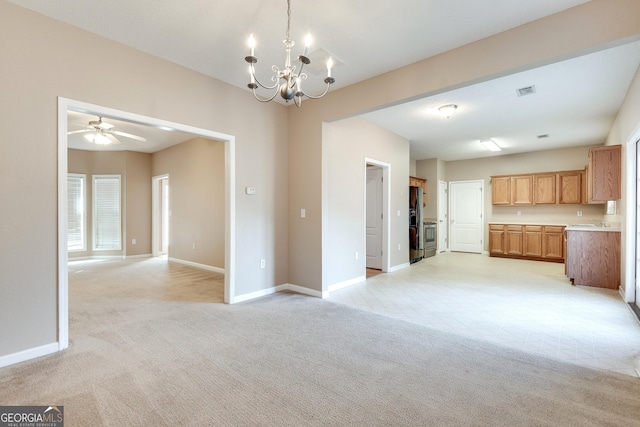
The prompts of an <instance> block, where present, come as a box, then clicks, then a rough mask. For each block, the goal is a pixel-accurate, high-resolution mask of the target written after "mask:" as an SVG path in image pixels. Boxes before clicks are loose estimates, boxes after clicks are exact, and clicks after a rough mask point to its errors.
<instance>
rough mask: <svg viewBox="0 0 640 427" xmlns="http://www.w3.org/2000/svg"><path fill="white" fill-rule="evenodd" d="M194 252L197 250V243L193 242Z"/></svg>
mask: <svg viewBox="0 0 640 427" xmlns="http://www.w3.org/2000/svg"><path fill="white" fill-rule="evenodd" d="M193 250H194V251H195V250H196V243H195V242H193Z"/></svg>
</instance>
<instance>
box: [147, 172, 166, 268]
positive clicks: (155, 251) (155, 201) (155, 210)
mask: <svg viewBox="0 0 640 427" xmlns="http://www.w3.org/2000/svg"><path fill="white" fill-rule="evenodd" d="M165 179H169V174H168V173H164V174H162V175H156V176H153V177H151V256H154V257H157V256H159V255H160V254H161V253H162V248H161V246H162V220H158V218H162V215H161V213H162V207H161V206H162V193H161V192H160V185H162V184H161V181H163V180H165ZM167 255H168V254H167Z"/></svg>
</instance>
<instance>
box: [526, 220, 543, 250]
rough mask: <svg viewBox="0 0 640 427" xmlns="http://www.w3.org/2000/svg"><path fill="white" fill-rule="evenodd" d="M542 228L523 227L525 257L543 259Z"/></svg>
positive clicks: (535, 226) (539, 226) (534, 226)
mask: <svg viewBox="0 0 640 427" xmlns="http://www.w3.org/2000/svg"><path fill="white" fill-rule="evenodd" d="M542 228H543V227H542V226H541V225H525V226H523V245H524V252H523V255H524V256H527V257H536V258H538V257H542Z"/></svg>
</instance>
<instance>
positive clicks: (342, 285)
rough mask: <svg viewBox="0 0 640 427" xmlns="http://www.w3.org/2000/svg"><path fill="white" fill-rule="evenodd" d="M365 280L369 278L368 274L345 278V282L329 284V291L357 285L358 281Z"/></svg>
mask: <svg viewBox="0 0 640 427" xmlns="http://www.w3.org/2000/svg"><path fill="white" fill-rule="evenodd" d="M365 280H367V276H359V277H354V278H353V279H350V280H345V281H344V282H339V283H334V284H333V285H330V286H329V293H331V292H335V291H338V290H340V289H343V288H346V287H349V286H352V285H355V284H356V283H362V282H364V281H365Z"/></svg>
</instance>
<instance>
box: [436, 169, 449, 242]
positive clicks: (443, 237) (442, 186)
mask: <svg viewBox="0 0 640 427" xmlns="http://www.w3.org/2000/svg"><path fill="white" fill-rule="evenodd" d="M448 216H449V198H448V190H447V183H446V181H438V252H446V251H447V250H448V249H449V247H448V242H449V239H448V237H447V217H448Z"/></svg>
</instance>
